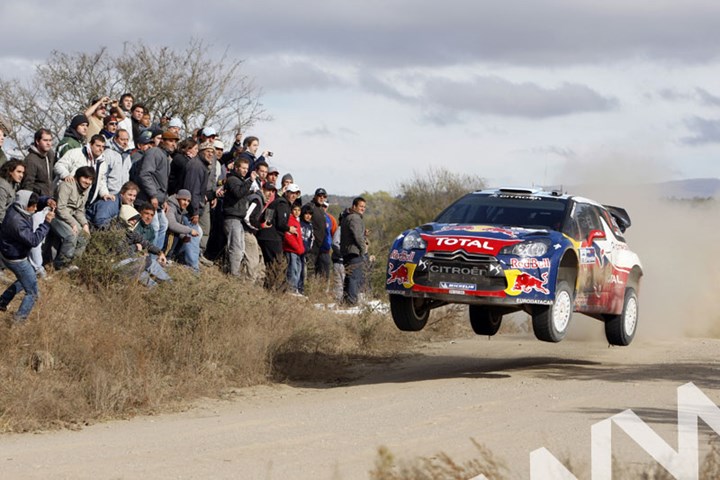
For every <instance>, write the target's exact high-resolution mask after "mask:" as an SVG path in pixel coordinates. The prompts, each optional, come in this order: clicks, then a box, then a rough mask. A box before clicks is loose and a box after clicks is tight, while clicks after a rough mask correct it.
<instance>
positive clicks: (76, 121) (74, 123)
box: [70, 115, 90, 130]
mask: <svg viewBox="0 0 720 480" xmlns="http://www.w3.org/2000/svg"><path fill="white" fill-rule="evenodd" d="M83 123H87V124H90V122H89V121H88V118H87V117H86V116H85V115H75V116H74V117H73V118H72V120H70V128H71V129H72V130H75V129H77V127H79V126H80V125H82V124H83Z"/></svg>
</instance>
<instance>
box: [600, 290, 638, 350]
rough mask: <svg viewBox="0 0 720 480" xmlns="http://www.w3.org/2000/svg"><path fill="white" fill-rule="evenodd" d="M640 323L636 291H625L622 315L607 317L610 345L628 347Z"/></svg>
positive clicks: (606, 332)
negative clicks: (638, 322)
mask: <svg viewBox="0 0 720 480" xmlns="http://www.w3.org/2000/svg"><path fill="white" fill-rule="evenodd" d="M637 321H638V297H637V293H636V292H635V289H634V288H632V287H628V288H626V289H625V302H624V303H623V309H622V312H621V313H620V315H607V316H606V317H605V338H607V341H608V343H609V344H610V345H620V346H623V347H625V346H628V345H630V342H632V341H633V338H634V337H635V331H636V330H637Z"/></svg>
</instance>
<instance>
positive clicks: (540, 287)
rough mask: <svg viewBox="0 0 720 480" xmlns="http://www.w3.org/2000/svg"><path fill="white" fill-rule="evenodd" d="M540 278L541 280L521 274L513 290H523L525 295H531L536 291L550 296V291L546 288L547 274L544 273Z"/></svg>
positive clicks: (527, 274) (516, 279) (516, 278)
mask: <svg viewBox="0 0 720 480" xmlns="http://www.w3.org/2000/svg"><path fill="white" fill-rule="evenodd" d="M540 277H541V278H537V277H535V276H533V275H530V274H529V273H525V272H523V273H520V274H519V275H518V276H517V277H515V284H514V285H513V290H516V291H520V290H522V292H523V293H531V292H532V291H533V290H535V291H536V292H540V293H544V294H545V295H548V294H549V293H550V290H548V289H547V288H545V285H547V279H548V274H547V272H545V273H543V274H542V275H541V276H540Z"/></svg>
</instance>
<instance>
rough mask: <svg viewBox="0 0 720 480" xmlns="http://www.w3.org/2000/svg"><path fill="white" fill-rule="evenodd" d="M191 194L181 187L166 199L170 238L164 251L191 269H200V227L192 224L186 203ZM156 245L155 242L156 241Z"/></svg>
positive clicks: (188, 201) (188, 203)
mask: <svg viewBox="0 0 720 480" xmlns="http://www.w3.org/2000/svg"><path fill="white" fill-rule="evenodd" d="M190 200H192V195H191V194H190V192H189V191H187V190H185V189H181V190H180V191H178V192H177V193H176V194H175V195H170V197H168V199H167V207H168V211H167V219H168V232H170V234H172V237H173V238H172V240H171V239H168V244H167V247H166V249H165V252H166V253H167V254H168V256H170V257H171V258H173V259H174V260H177V261H179V262H180V263H183V264H185V265H188V266H189V267H191V268H192V269H193V270H195V271H196V272H198V271H199V270H200V266H199V263H200V239H201V238H202V229H201V228H200V227H199V226H198V225H193V224H192V223H191V222H190V218H189V217H188V211H187V208H188V205H190ZM156 245H157V243H156Z"/></svg>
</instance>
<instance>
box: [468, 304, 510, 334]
mask: <svg viewBox="0 0 720 480" xmlns="http://www.w3.org/2000/svg"><path fill="white" fill-rule="evenodd" d="M469 310H470V325H471V326H472V329H473V332H475V333H477V334H478V335H489V336H492V335H495V334H496V333H497V332H498V330H500V324H501V323H502V317H503V316H502V313H500V311H498V310H497V309H495V308H492V307H486V306H483V305H470V309H469Z"/></svg>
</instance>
